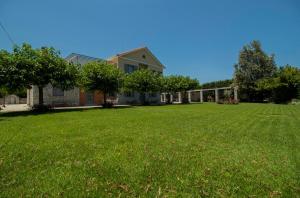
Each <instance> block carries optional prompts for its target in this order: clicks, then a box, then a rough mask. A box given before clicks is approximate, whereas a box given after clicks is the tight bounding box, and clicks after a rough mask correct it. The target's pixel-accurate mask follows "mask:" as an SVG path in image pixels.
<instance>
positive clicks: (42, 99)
mask: <svg viewBox="0 0 300 198" xmlns="http://www.w3.org/2000/svg"><path fill="white" fill-rule="evenodd" d="M43 105H44V93H43V87H39V106H43Z"/></svg>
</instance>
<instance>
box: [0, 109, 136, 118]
mask: <svg viewBox="0 0 300 198" xmlns="http://www.w3.org/2000/svg"><path fill="white" fill-rule="evenodd" d="M132 107H133V106H117V107H112V108H102V107H101V106H99V107H92V108H91V107H87V108H67V109H50V110H48V111H45V112H37V111H34V110H30V111H19V112H18V111H15V112H0V121H4V120H7V119H5V118H9V117H19V116H22V117H26V116H38V115H46V114H57V113H66V112H86V111H91V110H95V109H98V110H104V109H126V108H132Z"/></svg>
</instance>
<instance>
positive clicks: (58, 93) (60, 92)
mask: <svg viewBox="0 0 300 198" xmlns="http://www.w3.org/2000/svg"><path fill="white" fill-rule="evenodd" d="M52 95H53V96H64V91H63V90H62V89H60V88H57V87H53V93H52Z"/></svg>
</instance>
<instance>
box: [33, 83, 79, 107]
mask: <svg viewBox="0 0 300 198" xmlns="http://www.w3.org/2000/svg"><path fill="white" fill-rule="evenodd" d="M43 96H44V104H45V105H51V106H79V88H77V87H76V88H74V89H71V90H66V91H64V95H63V96H53V87H52V86H51V85H47V86H46V87H44V89H43ZM38 103H39V90H38V87H37V86H33V87H32V89H30V90H28V94H27V104H28V105H30V106H33V105H37V104H38Z"/></svg>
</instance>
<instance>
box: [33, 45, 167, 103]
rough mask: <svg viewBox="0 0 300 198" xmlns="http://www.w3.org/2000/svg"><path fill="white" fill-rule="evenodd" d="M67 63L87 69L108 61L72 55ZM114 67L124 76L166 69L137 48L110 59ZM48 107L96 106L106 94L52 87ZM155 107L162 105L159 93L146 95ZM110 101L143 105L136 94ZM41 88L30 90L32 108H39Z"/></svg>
mask: <svg viewBox="0 0 300 198" xmlns="http://www.w3.org/2000/svg"><path fill="white" fill-rule="evenodd" d="M66 60H67V61H69V62H72V63H74V64H80V65H84V64H86V63H88V62H91V61H97V60H100V61H101V60H104V59H100V58H94V57H90V56H85V55H82V54H76V53H72V54H70V55H69V56H67V57H66ZM105 61H107V62H108V63H111V64H113V65H115V66H116V67H118V68H119V69H120V70H122V71H123V72H124V73H132V72H134V71H135V70H137V69H140V68H147V69H150V70H152V71H155V72H158V73H161V74H162V73H163V70H164V68H165V67H164V65H163V64H162V63H161V62H160V61H159V60H158V59H157V58H156V57H155V56H154V55H153V54H152V52H151V51H150V50H149V49H148V48H147V47H142V48H137V49H133V50H130V51H126V52H123V53H120V54H117V55H115V56H113V57H111V58H108V59H107V60H105ZM43 92H44V94H43V95H44V96H43V97H44V104H45V105H52V106H93V105H101V104H102V103H103V94H102V93H101V91H86V90H84V89H81V88H78V87H75V88H74V89H71V90H65V91H64V90H61V89H59V88H57V87H52V86H51V85H48V86H46V87H44V90H43ZM146 97H147V99H148V101H149V102H151V103H160V95H159V94H155V93H149V94H146ZM109 99H110V100H111V101H113V102H114V103H115V104H138V103H140V102H141V99H140V95H139V94H138V93H136V92H124V93H119V94H115V95H110V96H109ZM38 101H39V100H38V87H37V86H32V88H31V89H28V90H27V104H28V105H29V106H33V105H37V104H38Z"/></svg>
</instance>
